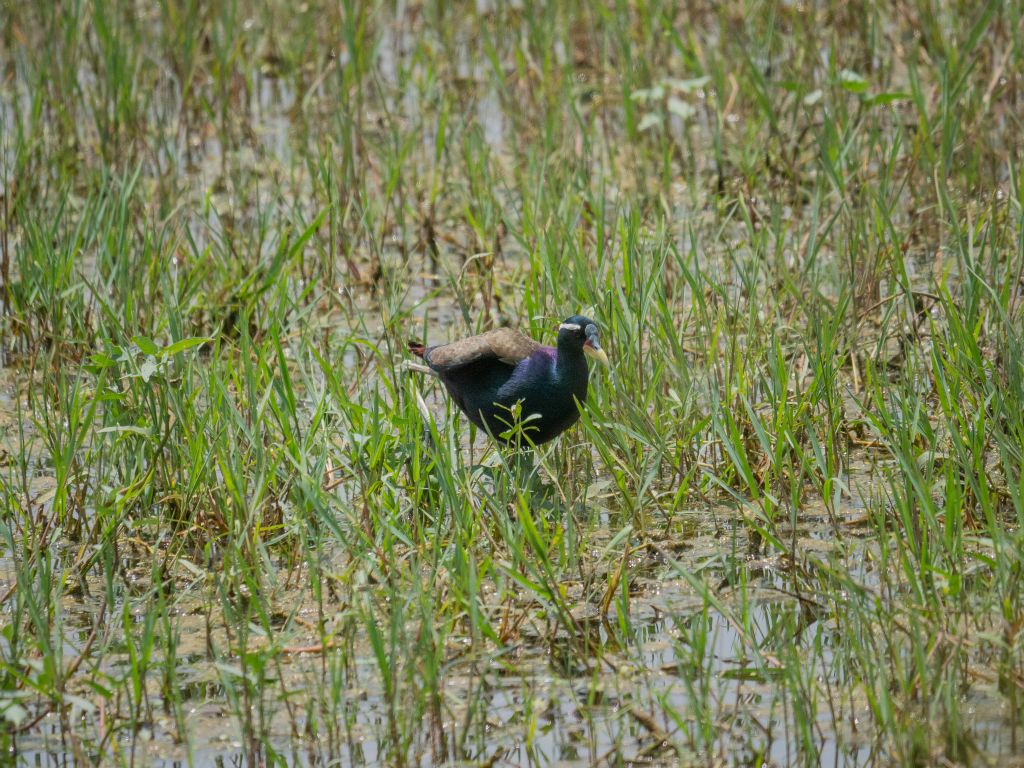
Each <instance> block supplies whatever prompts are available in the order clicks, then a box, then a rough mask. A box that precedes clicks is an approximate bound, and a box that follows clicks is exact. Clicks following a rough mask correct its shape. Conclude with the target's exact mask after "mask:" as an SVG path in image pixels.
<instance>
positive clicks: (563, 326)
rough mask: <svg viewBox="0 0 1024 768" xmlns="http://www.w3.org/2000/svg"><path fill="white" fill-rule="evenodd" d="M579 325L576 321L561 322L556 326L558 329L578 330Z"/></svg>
mask: <svg viewBox="0 0 1024 768" xmlns="http://www.w3.org/2000/svg"><path fill="white" fill-rule="evenodd" d="M579 329H580V327H579V326H578V325H577V324H576V323H562V324H561V325H560V326H558V330H560V331H578V330H579Z"/></svg>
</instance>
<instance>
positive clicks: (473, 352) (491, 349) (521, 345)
mask: <svg viewBox="0 0 1024 768" xmlns="http://www.w3.org/2000/svg"><path fill="white" fill-rule="evenodd" d="M539 348H540V344H538V343H537V342H536V341H534V340H533V339H531V338H530V337H529V336H524V335H523V334H521V333H519V331H514V330H512V329H511V328H495V329H494V330H493V331H487V333H481V334H480V335H479V336H470V337H469V338H468V339H460V340H459V341H453V342H452V343H451V344H443V345H442V346H439V347H433V348H432V349H429V350H427V354H426V360H427V362H428V363H430V367H431V368H434V369H435V370H452V369H454V368H461V367H462V366H464V365H469V364H470V363H475V362H477V361H479V360H485V359H495V358H497V359H498V360H501V361H502V362H503V363H507V364H508V365H515V364H516V363H518V362H519V361H520V360H522V359H524V358H527V357H529V356H530V355H531V354H532V353H533V352H534V351H535V350H537V349H539Z"/></svg>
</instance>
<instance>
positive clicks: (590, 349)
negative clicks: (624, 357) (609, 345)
mask: <svg viewBox="0 0 1024 768" xmlns="http://www.w3.org/2000/svg"><path fill="white" fill-rule="evenodd" d="M563 345H566V346H569V347H574V346H575V347H580V348H582V349H583V354H585V355H586V356H587V357H592V358H594V359H595V360H598V361H600V362H601V363H603V364H604V365H608V355H607V354H605V351H604V350H603V349H601V343H600V341H598V335H597V323H595V322H594V321H593V320H591V319H590V318H589V317H584V316H583V315H573V316H572V317H569V318H566V319H565V321H564V322H563V323H562V324H561V325H560V326H558V346H560V347H561V346H563Z"/></svg>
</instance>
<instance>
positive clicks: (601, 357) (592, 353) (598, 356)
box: [583, 339, 608, 366]
mask: <svg viewBox="0 0 1024 768" xmlns="http://www.w3.org/2000/svg"><path fill="white" fill-rule="evenodd" d="M583 354H585V355H586V356H587V357H591V358H593V359H594V360H597V361H598V362H599V363H601V364H602V365H605V366H607V365H608V355H607V354H605V351H604V350H603V349H601V348H600V347H598V346H595V345H594V344H593V343H591V342H590V340H589V339H588V340H587V341H586V342H585V343H584V344H583Z"/></svg>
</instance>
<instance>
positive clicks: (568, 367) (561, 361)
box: [555, 345, 587, 381]
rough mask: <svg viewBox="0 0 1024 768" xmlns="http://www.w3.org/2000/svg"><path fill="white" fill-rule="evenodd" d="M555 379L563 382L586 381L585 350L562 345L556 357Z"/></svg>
mask: <svg viewBox="0 0 1024 768" xmlns="http://www.w3.org/2000/svg"><path fill="white" fill-rule="evenodd" d="M555 377H556V378H559V379H562V380H563V381H573V380H577V379H579V380H582V381H586V380H587V358H586V356H585V355H584V354H583V350H582V349H573V348H571V347H564V346H561V345H560V346H559V347H558V353H557V354H556V355H555Z"/></svg>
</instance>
